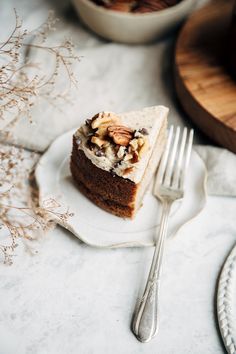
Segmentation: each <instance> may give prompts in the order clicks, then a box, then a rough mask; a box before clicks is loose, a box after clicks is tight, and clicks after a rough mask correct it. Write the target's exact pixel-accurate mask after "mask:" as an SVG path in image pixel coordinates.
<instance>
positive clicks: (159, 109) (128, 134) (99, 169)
mask: <svg viewBox="0 0 236 354" xmlns="http://www.w3.org/2000/svg"><path fill="white" fill-rule="evenodd" d="M167 114H168V109H167V108H166V107H164V106H155V107H149V108H144V109H143V110H140V111H133V112H128V113H122V114H119V115H117V114H114V113H111V112H101V113H98V114H96V115H95V116H94V117H93V118H92V119H88V120H87V121H86V122H85V124H83V125H82V126H81V127H80V128H79V129H78V130H77V131H76V133H75V134H74V136H73V150H72V156H71V173H72V176H73V178H74V180H75V181H76V183H77V185H78V188H79V190H80V191H81V192H82V193H83V194H84V195H86V196H87V197H88V198H89V199H90V200H92V201H93V202H94V203H95V204H97V205H98V206H99V207H101V208H103V209H105V210H106V211H108V212H110V213H112V214H115V215H117V216H121V217H126V218H132V217H133V216H134V215H135V213H136V211H137V210H138V209H139V207H140V206H141V204H142V200H143V196H144V193H145V191H146V189H147V187H148V185H149V183H150V181H151V179H152V176H153V174H154V172H155V170H156V168H157V166H158V163H159V160H160V157H161V154H162V151H163V148H164V145H165V140H166V126H167Z"/></svg>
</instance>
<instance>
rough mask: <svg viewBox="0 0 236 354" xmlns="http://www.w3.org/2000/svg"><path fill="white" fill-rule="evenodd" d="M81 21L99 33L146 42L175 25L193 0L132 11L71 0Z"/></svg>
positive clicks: (111, 38)
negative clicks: (147, 10)
mask: <svg viewBox="0 0 236 354" xmlns="http://www.w3.org/2000/svg"><path fill="white" fill-rule="evenodd" d="M72 2H73V4H74V6H75V8H76V10H77V11H78V13H79V15H80V17H81V19H82V20H83V22H84V23H85V24H86V25H87V26H88V27H89V28H91V29H92V30H93V31H94V32H96V33H97V34H99V35H100V36H102V37H104V38H107V39H110V40H113V41H116V42H122V43H133V44H135V43H136V44H137V43H147V42H151V41H153V40H155V39H159V38H161V37H163V36H164V35H166V34H167V33H168V32H170V31H171V30H173V29H174V28H175V27H177V26H178V25H179V24H180V23H181V22H182V21H183V20H184V19H185V18H186V17H187V16H188V14H189V13H190V12H191V10H192V9H193V7H194V5H195V3H196V0H182V1H181V2H180V3H179V4H177V5H175V6H172V7H169V8H167V9H164V10H161V11H156V12H151V13H145V14H132V13H124V12H119V11H114V10H107V9H105V8H103V7H102V6H98V5H96V4H94V3H93V2H92V1H91V0H72Z"/></svg>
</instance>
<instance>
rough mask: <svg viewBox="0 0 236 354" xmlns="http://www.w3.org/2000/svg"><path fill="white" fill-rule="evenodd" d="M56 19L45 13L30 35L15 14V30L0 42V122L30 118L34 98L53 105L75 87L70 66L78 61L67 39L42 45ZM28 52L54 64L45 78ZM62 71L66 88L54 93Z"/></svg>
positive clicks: (66, 96)
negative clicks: (41, 53)
mask: <svg viewBox="0 0 236 354" xmlns="http://www.w3.org/2000/svg"><path fill="white" fill-rule="evenodd" d="M57 21H58V19H55V18H54V17H53V13H52V12H49V16H48V19H47V21H46V22H45V23H44V24H43V25H42V26H41V27H39V28H38V29H37V30H35V31H33V32H28V31H27V30H26V29H23V28H22V22H21V20H20V19H19V16H18V14H17V12H16V11H15V27H14V29H13V31H12V33H11V34H10V36H9V37H8V38H7V40H6V41H5V42H4V43H0V108H1V109H0V119H6V118H7V117H9V115H12V116H14V119H11V120H10V122H11V123H10V126H11V125H12V121H14V122H15V120H19V119H20V117H21V116H22V113H23V115H24V116H28V117H29V118H30V119H32V118H31V115H30V112H31V109H32V106H33V105H34V104H35V102H36V98H38V97H40V98H43V97H45V98H47V100H48V98H49V97H50V99H51V101H52V102H53V103H54V104H55V100H66V99H67V98H68V93H69V90H70V88H71V86H72V85H74V86H77V78H76V77H75V75H74V73H73V69H72V65H73V63H74V62H75V61H79V60H80V58H79V56H78V55H77V54H76V53H75V50H74V45H73V43H72V41H71V40H69V39H67V40H64V41H63V42H62V43H60V44H59V45H57V46H49V45H46V40H47V36H48V33H49V32H50V31H53V30H55V24H56V22H57ZM29 50H36V51H37V55H38V54H39V52H42V51H44V52H47V54H48V55H49V58H48V60H49V61H50V60H51V61H53V62H54V67H53V65H52V67H53V69H52V71H51V73H49V74H48V75H45V70H41V69H40V65H39V63H32V62H31V61H30V60H29V59H28V58H27V55H28V53H29ZM62 70H63V71H64V73H65V77H64V80H67V82H68V85H67V89H66V91H65V92H58V91H57V88H56V83H57V78H58V76H59V73H60V72H61V71H62Z"/></svg>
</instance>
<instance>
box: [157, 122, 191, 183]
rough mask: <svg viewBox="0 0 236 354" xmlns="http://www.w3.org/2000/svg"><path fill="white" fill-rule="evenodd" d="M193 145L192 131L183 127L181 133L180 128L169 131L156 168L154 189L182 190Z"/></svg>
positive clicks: (171, 128) (172, 128)
mask: <svg viewBox="0 0 236 354" xmlns="http://www.w3.org/2000/svg"><path fill="white" fill-rule="evenodd" d="M192 144H193V129H191V130H190V131H188V129H187V128H186V127H185V128H184V129H183V132H182V133H181V129H180V127H177V128H176V129H174V127H173V125H172V126H171V127H170V129H169V134H168V139H167V144H166V148H165V150H164V153H163V155H162V158H161V162H160V165H159V168H158V172H157V177H156V183H155V189H156V188H157V187H158V186H159V185H163V186H164V187H169V188H174V189H183V187H184V180H185V175H186V170H187V168H188V165H189V161H190V156H191V150H192Z"/></svg>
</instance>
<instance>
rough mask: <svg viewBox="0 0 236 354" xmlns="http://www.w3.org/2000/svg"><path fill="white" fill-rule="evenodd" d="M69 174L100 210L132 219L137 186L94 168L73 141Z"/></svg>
mask: <svg viewBox="0 0 236 354" xmlns="http://www.w3.org/2000/svg"><path fill="white" fill-rule="evenodd" d="M71 173H72V176H73V178H74V180H75V181H76V182H77V185H78V187H79V189H80V190H81V192H82V193H83V194H85V195H86V196H87V197H88V198H89V199H90V200H92V201H93V202H94V203H95V204H97V205H98V206H100V207H101V208H103V209H105V210H107V211H109V212H110V213H112V214H115V215H118V216H121V217H132V216H133V214H134V211H135V204H134V201H135V196H136V193H137V190H138V185H136V184H135V183H134V182H132V181H130V180H128V179H124V178H122V177H120V176H117V175H115V174H112V173H111V172H108V171H105V170H102V169H100V168H98V167H97V166H95V165H94V164H93V163H92V162H91V161H90V160H89V159H88V158H87V157H86V155H85V154H84V152H83V151H82V150H79V149H78V146H77V144H76V141H75V139H74V140H73V150H72V156H71Z"/></svg>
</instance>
